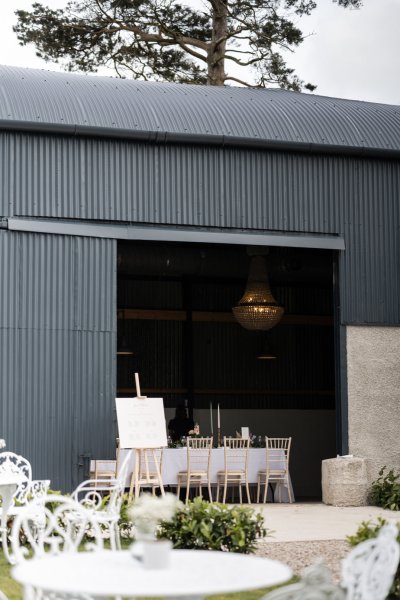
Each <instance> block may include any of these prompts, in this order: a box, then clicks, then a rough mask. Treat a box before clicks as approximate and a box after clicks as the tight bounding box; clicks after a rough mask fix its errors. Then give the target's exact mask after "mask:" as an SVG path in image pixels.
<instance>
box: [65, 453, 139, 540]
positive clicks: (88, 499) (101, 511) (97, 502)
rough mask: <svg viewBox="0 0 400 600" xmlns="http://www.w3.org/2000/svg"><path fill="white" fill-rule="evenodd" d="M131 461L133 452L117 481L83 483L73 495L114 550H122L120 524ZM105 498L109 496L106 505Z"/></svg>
mask: <svg viewBox="0 0 400 600" xmlns="http://www.w3.org/2000/svg"><path fill="white" fill-rule="evenodd" d="M130 460H131V452H129V453H128V454H127V456H126V457H125V460H124V461H123V463H122V465H121V467H120V469H119V471H118V477H117V478H116V479H112V480H109V479H98V480H93V479H89V480H87V481H83V482H82V483H81V484H80V485H78V487H77V488H76V489H75V490H74V491H73V492H72V495H71V496H72V499H73V500H75V501H76V502H78V503H79V504H81V505H82V506H84V507H85V508H86V509H87V510H88V511H89V512H90V515H91V519H92V520H93V521H96V522H97V523H98V524H99V526H100V527H101V530H102V532H103V533H104V535H105V536H109V538H110V544H111V548H112V550H120V549H121V540H120V535H119V525H118V522H119V519H120V513H121V505H122V499H123V494H124V492H125V484H126V478H127V474H128V467H129V461H130ZM104 496H109V498H108V502H106V503H105V504H104Z"/></svg>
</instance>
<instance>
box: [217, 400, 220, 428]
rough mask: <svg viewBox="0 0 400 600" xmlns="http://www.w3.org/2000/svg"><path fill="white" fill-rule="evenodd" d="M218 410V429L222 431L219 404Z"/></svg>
mask: <svg viewBox="0 0 400 600" xmlns="http://www.w3.org/2000/svg"><path fill="white" fill-rule="evenodd" d="M217 408H218V410H217V427H218V429H220V428H221V417H220V414H219V404H218V407H217Z"/></svg>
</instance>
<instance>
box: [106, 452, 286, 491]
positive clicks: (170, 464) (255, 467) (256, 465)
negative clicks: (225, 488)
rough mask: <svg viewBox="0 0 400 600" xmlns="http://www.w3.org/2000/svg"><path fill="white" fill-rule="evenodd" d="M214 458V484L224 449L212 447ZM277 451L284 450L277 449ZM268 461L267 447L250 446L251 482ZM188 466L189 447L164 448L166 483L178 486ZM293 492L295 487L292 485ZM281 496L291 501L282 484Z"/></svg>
mask: <svg viewBox="0 0 400 600" xmlns="http://www.w3.org/2000/svg"><path fill="white" fill-rule="evenodd" d="M128 452H130V450H124V449H122V450H121V451H120V458H119V460H120V464H121V463H122V461H123V460H124V458H125V457H126V455H127V453H128ZM211 452H212V458H211V481H212V483H213V484H216V483H217V472H218V471H223V469H224V449H223V448H213V449H212V451H211ZM276 452H282V451H280V450H277V451H276ZM134 455H135V453H134V452H132V459H131V462H130V465H129V469H128V477H127V480H126V485H127V487H128V486H129V485H130V481H131V475H132V472H133V469H134V465H135V456H134ZM266 461H267V453H266V450H265V448H250V449H249V459H248V475H249V483H250V484H255V483H257V473H258V471H260V470H262V469H265V468H266ZM100 468H101V469H102V470H103V467H102V466H101V464H100ZM107 468H109V467H107V463H104V470H106V469H107ZM186 468H187V449H186V448H165V449H164V457H163V466H162V478H163V483H164V485H171V486H176V485H177V483H178V472H179V471H185V470H186ZM274 468H277V463H276V462H274ZM289 484H290V486H291V485H292V484H291V481H290V476H289ZM291 492H292V495H293V498H294V494H293V488H292V487H291ZM279 496H281V502H289V494H288V490H287V488H286V487H284V486H283V485H282V486H281V489H280V493H279V492H278V489H276V490H275V501H279ZM268 498H269V499H271V494H270V492H269V496H268Z"/></svg>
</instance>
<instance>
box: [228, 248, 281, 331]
mask: <svg viewBox="0 0 400 600" xmlns="http://www.w3.org/2000/svg"><path fill="white" fill-rule="evenodd" d="M266 253H267V251H266V250H265V249H262V248H259V249H258V248H251V249H248V254H250V255H252V258H251V263H250V270H249V276H248V279H247V285H246V289H245V292H244V294H243V297H242V298H241V299H240V300H239V302H238V304H237V305H236V306H234V307H233V308H232V312H233V314H234V317H235V319H236V320H237V321H238V323H239V324H240V325H241V326H242V327H244V328H245V329H250V330H252V331H266V330H267V329H272V327H275V325H277V324H278V323H279V321H280V320H281V318H282V316H283V313H284V308H283V306H280V305H279V304H278V303H277V301H276V300H275V298H274V297H273V295H272V293H271V288H270V286H269V280H268V273H267V265H266V260H265V254H266Z"/></svg>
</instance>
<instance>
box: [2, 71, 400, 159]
mask: <svg viewBox="0 0 400 600" xmlns="http://www.w3.org/2000/svg"><path fill="white" fill-rule="evenodd" d="M0 120H6V121H10V122H13V121H14V122H20V121H22V122H27V123H37V124H40V123H43V124H44V123H50V124H53V125H70V126H71V125H72V126H81V127H88V128H89V131H88V133H90V128H110V129H115V130H116V131H118V130H119V129H121V130H130V131H138V132H140V131H146V132H155V133H159V134H162V133H171V134H183V135H185V136H189V137H190V136H199V135H201V136H210V141H211V139H212V136H224V137H226V139H227V141H228V142H229V139H233V138H241V139H243V138H244V139H249V140H269V141H276V142H292V143H298V144H301V143H302V144H313V145H318V146H321V145H322V146H324V145H327V146H339V147H340V146H343V147H353V148H376V149H385V150H399V149H400V107H398V106H393V105H386V104H373V103H370V102H360V101H355V100H344V99H338V98H329V97H323V96H317V95H314V94H303V93H298V92H289V91H286V90H278V89H248V88H239V87H210V86H196V85H182V84H173V83H153V82H151V83H150V82H143V81H133V80H126V79H116V78H111V77H98V76H89V75H76V74H70V73H56V72H51V71H44V70H37V69H25V68H17V67H8V66H0ZM158 139H160V138H158Z"/></svg>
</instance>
